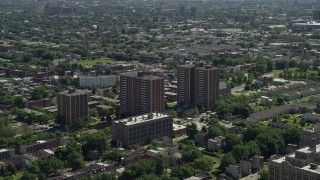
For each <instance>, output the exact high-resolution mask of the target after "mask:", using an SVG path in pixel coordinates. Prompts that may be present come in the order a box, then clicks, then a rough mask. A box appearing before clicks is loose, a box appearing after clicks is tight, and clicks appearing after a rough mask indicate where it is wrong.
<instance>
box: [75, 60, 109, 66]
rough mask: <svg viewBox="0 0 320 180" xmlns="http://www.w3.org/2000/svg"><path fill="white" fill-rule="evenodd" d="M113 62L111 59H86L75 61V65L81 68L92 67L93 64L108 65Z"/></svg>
mask: <svg viewBox="0 0 320 180" xmlns="http://www.w3.org/2000/svg"><path fill="white" fill-rule="evenodd" d="M113 61H114V60H113V59H86V60H80V61H77V62H76V63H77V64H80V65H82V66H93V65H95V64H102V63H110V62H113Z"/></svg>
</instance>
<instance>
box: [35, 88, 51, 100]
mask: <svg viewBox="0 0 320 180" xmlns="http://www.w3.org/2000/svg"><path fill="white" fill-rule="evenodd" d="M48 97H49V93H48V91H47V89H46V88H45V87H43V86H42V87H37V88H34V90H33V92H32V99H44V98H48Z"/></svg>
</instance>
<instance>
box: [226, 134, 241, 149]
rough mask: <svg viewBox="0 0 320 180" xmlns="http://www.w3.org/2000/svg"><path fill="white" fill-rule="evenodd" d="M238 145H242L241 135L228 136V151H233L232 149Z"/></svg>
mask: <svg viewBox="0 0 320 180" xmlns="http://www.w3.org/2000/svg"><path fill="white" fill-rule="evenodd" d="M236 145H242V139H241V137H240V136H239V135H236V134H227V136H226V147H225V150H226V151H231V150H232V148H233V147H234V146H236Z"/></svg>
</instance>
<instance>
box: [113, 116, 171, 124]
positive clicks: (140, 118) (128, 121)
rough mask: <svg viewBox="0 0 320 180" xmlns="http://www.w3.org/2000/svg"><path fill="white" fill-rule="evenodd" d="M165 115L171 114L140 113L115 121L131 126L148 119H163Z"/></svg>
mask: <svg viewBox="0 0 320 180" xmlns="http://www.w3.org/2000/svg"><path fill="white" fill-rule="evenodd" d="M164 117H169V115H167V114H163V113H150V114H143V115H139V116H133V117H129V118H126V119H121V120H118V121H114V122H115V123H122V124H125V125H128V126H130V125H133V124H139V123H143V122H147V121H152V120H156V119H161V118H164Z"/></svg>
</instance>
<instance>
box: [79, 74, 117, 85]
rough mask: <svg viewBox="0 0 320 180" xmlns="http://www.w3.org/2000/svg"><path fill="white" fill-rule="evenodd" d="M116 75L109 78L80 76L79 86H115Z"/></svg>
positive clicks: (108, 76)
mask: <svg viewBox="0 0 320 180" xmlns="http://www.w3.org/2000/svg"><path fill="white" fill-rule="evenodd" d="M116 80H117V78H116V76H115V75H107V76H80V77H79V85H80V86H81V87H105V86H113V85H115V83H116Z"/></svg>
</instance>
